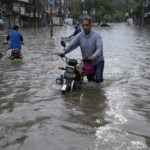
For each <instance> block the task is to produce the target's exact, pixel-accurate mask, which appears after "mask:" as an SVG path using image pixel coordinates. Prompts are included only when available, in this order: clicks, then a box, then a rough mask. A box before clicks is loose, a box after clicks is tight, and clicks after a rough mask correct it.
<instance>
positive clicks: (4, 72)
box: [0, 23, 150, 150]
mask: <svg viewBox="0 0 150 150" xmlns="http://www.w3.org/2000/svg"><path fill="white" fill-rule="evenodd" d="M93 29H94V30H96V31H98V32H100V34H101V36H102V39H103V44H104V56H105V69H104V84H103V86H102V87H98V86H96V85H95V84H92V85H88V84H87V85H84V87H83V89H78V90H75V91H73V92H69V93H67V94H66V95H65V96H62V95H61V90H60V89H61V87H60V85H56V84H55V78H56V77H57V76H58V75H59V74H62V72H63V71H61V70H58V69H57V68H58V67H59V66H65V63H64V62H63V61H62V60H61V59H60V58H59V57H58V56H56V55H55V52H57V51H61V49H62V46H61V45H60V40H61V36H69V35H71V34H72V32H73V31H74V29H73V27H54V37H52V38H51V37H50V33H49V28H40V29H35V30H33V29H21V30H20V32H21V33H22V35H23V37H24V43H25V45H23V46H22V51H23V56H24V58H23V60H21V61H17V60H15V61H12V60H9V59H8V58H7V57H6V50H7V48H8V46H6V45H2V42H3V39H4V36H1V35H0V41H1V42H0V45H1V46H0V52H1V53H2V54H3V55H4V56H3V58H2V59H1V60H0V150H150V98H149V97H150V50H149V47H150V41H149V37H150V31H149V29H147V28H137V27H133V26H128V25H127V24H126V23H120V24H111V27H109V28H102V27H99V26H94V27H93ZM67 56H68V57H70V58H81V53H80V49H79V48H77V49H76V50H75V51H73V52H72V53H70V54H67Z"/></svg>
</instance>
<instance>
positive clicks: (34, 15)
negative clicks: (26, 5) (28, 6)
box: [33, 0, 36, 28]
mask: <svg viewBox="0 0 150 150" xmlns="http://www.w3.org/2000/svg"><path fill="white" fill-rule="evenodd" d="M33 20H34V28H36V25H35V0H33Z"/></svg>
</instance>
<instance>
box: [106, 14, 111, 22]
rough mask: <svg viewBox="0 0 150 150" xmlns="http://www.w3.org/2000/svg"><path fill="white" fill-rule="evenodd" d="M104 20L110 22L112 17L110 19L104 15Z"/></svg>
mask: <svg viewBox="0 0 150 150" xmlns="http://www.w3.org/2000/svg"><path fill="white" fill-rule="evenodd" d="M104 20H105V21H106V22H112V17H111V16H110V15H105V16H104Z"/></svg>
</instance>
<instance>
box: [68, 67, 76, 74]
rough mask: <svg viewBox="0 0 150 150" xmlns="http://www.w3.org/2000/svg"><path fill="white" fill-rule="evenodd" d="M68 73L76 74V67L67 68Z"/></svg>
mask: <svg viewBox="0 0 150 150" xmlns="http://www.w3.org/2000/svg"><path fill="white" fill-rule="evenodd" d="M66 72H67V73H75V68H74V67H70V66H66Z"/></svg>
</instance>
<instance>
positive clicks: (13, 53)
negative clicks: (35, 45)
mask: <svg viewBox="0 0 150 150" xmlns="http://www.w3.org/2000/svg"><path fill="white" fill-rule="evenodd" d="M3 44H6V45H8V44H9V43H8V42H5V41H4V43H3ZM21 44H22V45H23V44H24V43H23V42H21ZM7 56H8V58H10V59H12V60H15V59H20V60H21V59H22V58H23V56H22V53H21V51H20V50H19V49H12V50H8V52H7Z"/></svg>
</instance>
